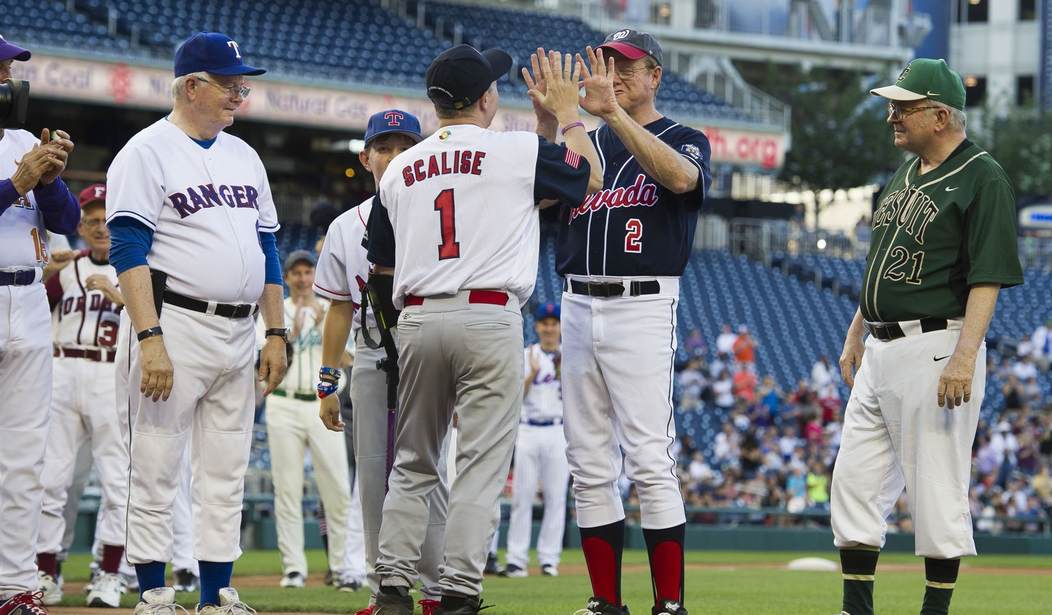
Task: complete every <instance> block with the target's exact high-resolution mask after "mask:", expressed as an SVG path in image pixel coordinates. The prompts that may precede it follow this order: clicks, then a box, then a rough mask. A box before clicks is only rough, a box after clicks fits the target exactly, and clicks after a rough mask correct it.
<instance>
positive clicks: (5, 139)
mask: <svg viewBox="0 0 1052 615" xmlns="http://www.w3.org/2000/svg"><path fill="white" fill-rule="evenodd" d="M29 57H30V53H29V52H28V51H26V50H25V49H22V48H21V47H18V46H16V45H12V44H11V43H9V42H7V41H6V40H4V39H3V37H0V81H6V80H9V79H11V64H12V62H14V61H16V60H17V61H22V62H24V61H26V60H28V59H29ZM51 137H52V135H51V133H50V131H48V130H47V129H44V130H43V132H42V133H41V136H40V140H39V141H38V140H37V139H36V137H34V136H33V135H32V134H30V133H28V132H26V131H24V130H13V129H4V130H0V313H2V314H4V315H5V316H4V318H2V319H0V382H2V383H3V386H4V390H3V395H0V456H2V457H3V459H4V472H3V477H2V479H0V615H27V614H29V613H38V614H39V613H43V612H46V611H45V609H44V608H43V607H42V606H39V603H38V602H36V601H35V599H34V596H33V592H35V591H36V589H37V584H38V579H37V568H36V562H35V559H36V557H35V556H36V541H37V530H38V525H39V519H40V502H41V498H42V497H43V486H42V484H41V476H40V474H41V471H42V470H43V466H44V450H45V447H46V441H47V431H48V416H49V415H50V413H49V412H48V408H49V407H50V406H51V327H50V323H49V311H48V306H47V295H46V293H45V291H44V285H43V284H42V283H41V281H42V277H41V276H42V273H43V268H44V265H45V264H46V263H47V258H48V250H47V231H52V232H55V233H59V234H70V233H73V232H74V230H75V229H76V228H77V221H78V220H79V219H80V208H79V207H78V206H77V200H76V198H74V196H73V195H72V194H70V192H69V189H68V188H66V185H65V184H64V183H63V182H62V180H61V179H59V174H60V173H62V171H63V170H64V169H65V168H66V159H67V157H68V156H69V153H70V152H71V151H73V142H72V141H70V140H69V135H67V134H66V133H64V132H62V131H56V132H55V134H54V137H55V139H54V140H52V139H51Z"/></svg>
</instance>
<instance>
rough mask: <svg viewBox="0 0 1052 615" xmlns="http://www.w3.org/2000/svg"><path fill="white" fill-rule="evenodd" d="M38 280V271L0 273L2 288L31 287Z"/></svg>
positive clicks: (26, 270) (24, 270) (25, 270)
mask: <svg viewBox="0 0 1052 615" xmlns="http://www.w3.org/2000/svg"><path fill="white" fill-rule="evenodd" d="M36 280H37V270H36V269H22V270H20V271H0V286H29V285H30V284H32V283H33V282H36Z"/></svg>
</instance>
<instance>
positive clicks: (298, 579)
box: [280, 570, 305, 589]
mask: <svg viewBox="0 0 1052 615" xmlns="http://www.w3.org/2000/svg"><path fill="white" fill-rule="evenodd" d="M280 585H281V586H282V587H284V588H286V589H300V588H302V587H303V586H304V585H305V582H304V578H303V574H302V573H301V572H299V571H296V570H293V571H291V572H286V573H285V576H283V577H281V583H280Z"/></svg>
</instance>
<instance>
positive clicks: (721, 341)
mask: <svg viewBox="0 0 1052 615" xmlns="http://www.w3.org/2000/svg"><path fill="white" fill-rule="evenodd" d="M736 339H738V336H737V335H735V334H734V331H733V330H731V326H730V325H729V324H724V325H723V327H722V328H721V329H720V335H719V337H717V338H716V352H718V353H722V354H724V355H727V356H730V355H731V353H732V352H734V340H736Z"/></svg>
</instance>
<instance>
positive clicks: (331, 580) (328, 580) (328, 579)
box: [325, 570, 336, 587]
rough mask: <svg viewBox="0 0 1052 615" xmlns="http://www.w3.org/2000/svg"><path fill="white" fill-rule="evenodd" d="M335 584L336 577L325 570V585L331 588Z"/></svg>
mask: <svg viewBox="0 0 1052 615" xmlns="http://www.w3.org/2000/svg"><path fill="white" fill-rule="evenodd" d="M335 584H336V577H335V575H333V574H332V571H331V570H326V571H325V585H326V586H328V587H332V586H334V585H335Z"/></svg>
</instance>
